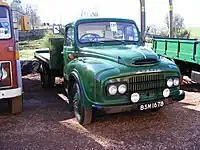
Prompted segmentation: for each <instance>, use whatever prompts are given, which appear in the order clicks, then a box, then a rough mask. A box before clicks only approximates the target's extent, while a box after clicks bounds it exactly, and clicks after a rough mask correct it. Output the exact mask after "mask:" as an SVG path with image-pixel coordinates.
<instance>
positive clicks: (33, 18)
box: [25, 4, 40, 30]
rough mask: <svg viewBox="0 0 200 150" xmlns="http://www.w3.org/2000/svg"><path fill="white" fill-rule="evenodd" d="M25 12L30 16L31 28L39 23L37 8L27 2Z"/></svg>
mask: <svg viewBox="0 0 200 150" xmlns="http://www.w3.org/2000/svg"><path fill="white" fill-rule="evenodd" d="M25 12H26V14H27V15H28V16H29V17H30V22H31V26H32V28H33V30H34V29H35V27H36V26H37V25H39V24H40V17H39V16H38V15H37V8H36V7H33V6H32V5H31V4H27V5H26V8H25Z"/></svg>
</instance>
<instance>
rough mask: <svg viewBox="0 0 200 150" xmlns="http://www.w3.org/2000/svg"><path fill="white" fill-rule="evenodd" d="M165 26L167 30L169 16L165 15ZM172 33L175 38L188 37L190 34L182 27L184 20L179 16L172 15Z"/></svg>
mask: <svg viewBox="0 0 200 150" xmlns="http://www.w3.org/2000/svg"><path fill="white" fill-rule="evenodd" d="M165 24H166V25H167V28H168V29H169V16H168V15H166V17H165ZM172 32H173V35H175V36H176V37H181V38H182V37H186V38H189V37H190V32H189V31H188V30H187V29H185V25H184V18H183V17H182V16H181V15H180V14H174V17H173V24H172Z"/></svg>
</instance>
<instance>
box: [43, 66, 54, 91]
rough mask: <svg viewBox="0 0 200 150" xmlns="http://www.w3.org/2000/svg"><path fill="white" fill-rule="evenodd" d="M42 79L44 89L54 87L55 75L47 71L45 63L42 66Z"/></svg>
mask: <svg viewBox="0 0 200 150" xmlns="http://www.w3.org/2000/svg"><path fill="white" fill-rule="evenodd" d="M40 80H41V86H42V88H44V89H47V88H53V87H54V85H55V76H54V75H53V74H52V73H51V72H50V71H47V69H45V67H44V66H43V65H41V66H40Z"/></svg>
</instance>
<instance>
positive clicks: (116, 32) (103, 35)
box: [78, 21, 139, 43]
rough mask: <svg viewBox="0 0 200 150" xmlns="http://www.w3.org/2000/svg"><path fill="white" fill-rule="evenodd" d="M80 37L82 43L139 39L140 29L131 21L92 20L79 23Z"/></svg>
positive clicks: (134, 40) (133, 40)
mask: <svg viewBox="0 0 200 150" xmlns="http://www.w3.org/2000/svg"><path fill="white" fill-rule="evenodd" d="M78 39H79V41H80V42H81V43H88V42H110V41H116V40H118V41H128V42H136V41H138V40H139V37H138V30H137V28H136V25H135V24H134V23H129V22H114V21H112V22H108V21H105V22H103V21H101V22H92V23H81V24H79V25H78Z"/></svg>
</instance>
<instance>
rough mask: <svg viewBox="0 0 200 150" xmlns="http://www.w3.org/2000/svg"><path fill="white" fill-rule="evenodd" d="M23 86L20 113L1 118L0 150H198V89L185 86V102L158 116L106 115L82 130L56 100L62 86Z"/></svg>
mask: <svg viewBox="0 0 200 150" xmlns="http://www.w3.org/2000/svg"><path fill="white" fill-rule="evenodd" d="M23 82H24V86H25V87H24V88H25V94H24V111H23V113H22V114H20V115H16V116H9V115H7V114H3V113H1V114H0V149H1V150H4V149H5V150H9V149H12V150H13V149H14V150H23V149H28V150H30V149H34V150H35V149H38V150H43V149H52V150H56V149H59V150H60V149H69V150H72V149H115V150H116V149H162V150H163V149H170V150H171V149H184V150H185V149H200V128H199V127H200V93H199V92H200V86H199V85H195V84H191V85H186V86H185V87H184V89H185V90H186V98H185V100H183V101H181V102H179V103H175V104H172V105H170V106H167V107H165V108H163V109H162V110H161V111H160V112H157V113H144V112H141V113H123V114H115V115H106V116H104V117H98V118H97V119H96V121H94V122H93V123H92V124H90V125H88V126H85V127H83V126H80V125H79V124H78V123H77V122H76V120H75V119H74V117H73V114H72V113H70V112H68V109H67V104H66V102H65V101H64V100H62V98H60V97H59V96H58V94H61V93H62V86H61V85H58V87H57V88H55V89H52V90H48V91H45V90H43V89H42V88H41V87H40V82H39V76H38V75H37V74H31V75H28V76H26V77H24V79H23ZM194 91H195V92H194Z"/></svg>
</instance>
